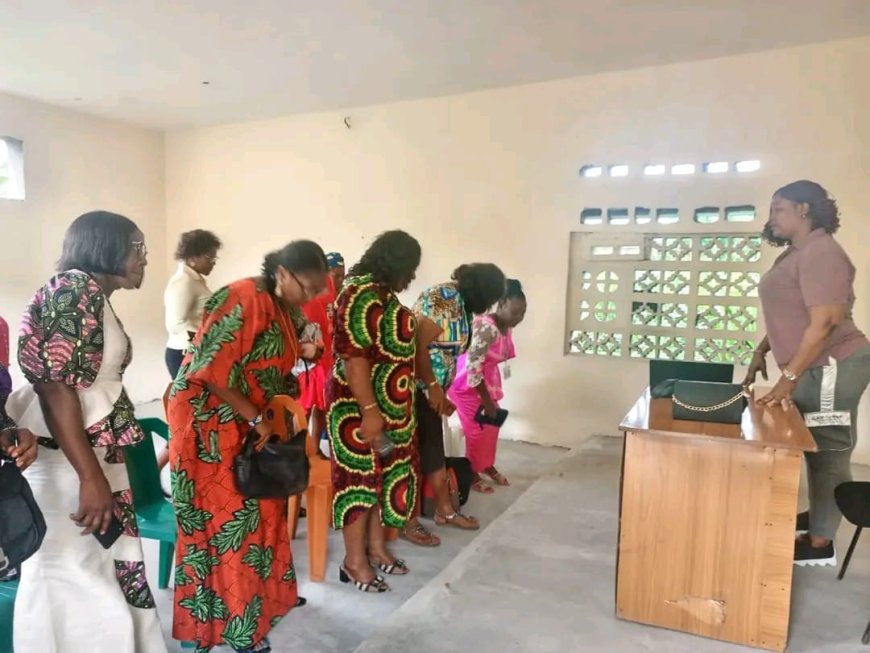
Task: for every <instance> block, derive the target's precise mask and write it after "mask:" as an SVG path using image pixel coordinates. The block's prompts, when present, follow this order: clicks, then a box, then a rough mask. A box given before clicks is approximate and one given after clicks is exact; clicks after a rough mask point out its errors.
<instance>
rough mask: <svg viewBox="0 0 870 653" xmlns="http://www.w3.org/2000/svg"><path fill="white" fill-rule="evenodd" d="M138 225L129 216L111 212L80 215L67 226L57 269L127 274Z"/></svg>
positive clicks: (92, 212)
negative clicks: (128, 259) (128, 261)
mask: <svg viewBox="0 0 870 653" xmlns="http://www.w3.org/2000/svg"><path fill="white" fill-rule="evenodd" d="M137 231H139V227H137V226H136V223H135V222H133V221H132V220H131V219H130V218H126V217H124V216H123V215H118V214H117V213H110V212H109V211H91V212H90V213H85V214H83V215H80V216H79V217H77V218H76V219H75V220H73V223H72V224H71V225H70V226H69V227H68V228H67V230H66V233H65V234H64V237H63V250H62V252H61V255H60V260H59V261H58V262H57V269H58V271H60V272H63V271H64V270H81V271H83V272H87V273H88V274H111V275H114V276H124V275H125V274H126V269H127V258H128V257H129V256H130V251H131V250H132V249H133V240H134V239H135V236H136V232H137Z"/></svg>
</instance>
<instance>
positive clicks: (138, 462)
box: [124, 417, 178, 590]
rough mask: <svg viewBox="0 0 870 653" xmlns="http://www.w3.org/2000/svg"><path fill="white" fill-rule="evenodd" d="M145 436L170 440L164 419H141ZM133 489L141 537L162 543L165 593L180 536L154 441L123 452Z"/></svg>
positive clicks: (160, 579)
mask: <svg viewBox="0 0 870 653" xmlns="http://www.w3.org/2000/svg"><path fill="white" fill-rule="evenodd" d="M139 425H140V426H141V427H142V430H143V431H145V433H146V434H151V433H155V434H157V435H159V436H160V437H161V438H163V439H164V440H166V441H169V426H167V424H166V422H164V421H163V420H162V419H158V418H156V417H148V418H145V419H140V420H139ZM124 456H125V462H126V463H127V473H128V474H129V476H130V488H131V489H132V490H133V505H134V507H135V509H136V521H137V522H138V523H139V536H140V537H143V538H146V539H149V540H157V541H159V542H160V569H159V575H158V582H157V586H158V587H159V588H160V589H162V590H165V589H166V588H167V587H169V578H170V575H171V574H172V565H173V564H174V562H175V540H176V538H177V536H178V530H177V528H178V527H177V525H176V522H175V509H174V508H173V507H172V503H171V502H169V501H167V500H166V497H164V496H163V488H162V487H161V486H160V470H158V469H157V456H156V455H154V445H153V444H152V443H151V438H150V437H149V438H145V440H144V441H143V442H140V443H139V444H136V445H133V446H130V447H126V448H125V449H124Z"/></svg>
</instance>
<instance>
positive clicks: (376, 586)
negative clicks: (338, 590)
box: [338, 565, 390, 594]
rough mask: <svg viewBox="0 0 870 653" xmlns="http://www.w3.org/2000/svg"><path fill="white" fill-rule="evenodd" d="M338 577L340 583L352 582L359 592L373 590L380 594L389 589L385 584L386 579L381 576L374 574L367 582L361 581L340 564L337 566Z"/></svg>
mask: <svg viewBox="0 0 870 653" xmlns="http://www.w3.org/2000/svg"><path fill="white" fill-rule="evenodd" d="M338 579H339V580H340V581H341V582H342V583H353V584H354V587H356V588H357V589H358V590H359V591H360V592H375V593H377V594H382V593H384V592H389V591H390V586H389V585H387V583H386V581H385V580H384V579H383V578H382V577H381V576H375V577H374V578H373V579H372V580H371V581H370V582H368V583H361V582H359V581H358V580H357V579H356V578H354V577H353V576H351V575H350V572H348V570H347V569H345V568H344V565H340V566H339V568H338Z"/></svg>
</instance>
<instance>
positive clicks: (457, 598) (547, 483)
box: [356, 438, 870, 653]
mask: <svg viewBox="0 0 870 653" xmlns="http://www.w3.org/2000/svg"><path fill="white" fill-rule="evenodd" d="M621 446H622V441H621V439H617V438H593V439H592V440H590V441H589V442H588V443H587V444H586V445H585V446H584V447H583V448H582V449H581V450H580V451H579V452H573V453H571V454H569V455H567V456H566V457H565V458H563V460H561V461H560V462H559V463H557V464H556V465H555V466H554V467H553V469H551V470H550V471H549V472H548V473H547V474H546V475H544V476H543V477H542V478H541V479H539V480H538V482H537V483H535V485H534V486H532V488H531V489H530V490H529V491H528V492H526V493H525V494H524V495H523V496H522V497H520V498H519V499H518V500H517V502H516V503H515V504H514V505H513V506H511V507H510V508H509V509H508V510H507V511H506V512H505V514H503V515H502V516H501V517H500V518H499V519H498V521H496V522H495V523H493V524H492V525H491V526H490V527H489V528H488V529H487V530H486V531H485V532H483V533H482V534H481V535H480V536H479V537H478V538H477V539H476V540H475V541H474V542H472V543H471V545H470V546H469V547H467V548H466V549H465V550H464V551H463V552H462V553H461V554H460V555H459V556H458V557H457V558H456V559H454V560H453V562H452V563H451V564H450V565H449V566H448V567H447V568H445V569H444V571H442V572H441V574H439V575H438V576H437V577H436V578H434V579H433V580H432V582H430V583H429V584H428V585H426V587H424V588H423V589H422V590H421V591H420V592H418V593H417V594H416V595H415V596H414V597H413V598H412V599H411V600H410V601H408V602H407V603H405V605H403V606H402V608H401V609H400V610H398V611H397V612H395V613H394V614H393V615H392V616H391V618H390V619H389V620H388V621H387V622H386V623H384V624H383V626H382V627H381V628H380V629H378V631H377V632H376V633H374V634H373V635H372V636H370V637H369V638H368V639H367V640H366V641H365V642H364V643H363V644H362V645H360V646H359V647H358V648H357V649H356V651H357V653H391V652H399V651H412V650H417V651H426V652H427V653H437V652H440V651H444V652H445V653H446V652H447V651H450V652H453V651H461V650H468V651H474V652H475V653H557V652H560V653H561V652H565V651H567V652H571V653H575V652H579V651H602V652H604V651H606V652H608V653H617V652H619V653H621V652H626V653H628V652H635V651H661V652H663V653H665V652H666V653H720V652H721V653H736V652H737V651H750V650H752V649H748V648H743V647H739V646H734V645H731V644H726V643H722V642H717V641H713V640H707V639H703V638H699V637H694V636H691V635H685V634H682V633H676V632H671V631H666V630H661V629H657V628H651V627H647V626H641V625H636V624H631V623H628V622H623V621H619V620H617V619H616V618H615V617H614V576H615V549H616V537H617V506H618V497H619V495H618V479H619V462H620V453H621ZM857 471H859V474H860V475H861V476H862V477H865V478H868V477H870V470H868V469H866V468H865V469H861V470H857ZM851 534H852V529H851V528H849V527H848V526H844V527H843V528H842V529H841V541H840V542H839V547H838V550H839V552H840V556H842V555H844V554H845V548H846V545H847V543H848V538H849V537H850V536H851ZM795 571H796V573H795V581H794V598H793V603H792V621H791V623H792V629H791V641H790V645H789V649H788V650H789V652H790V653H809V652H813V653H819V652H822V651H824V652H825V653H846V652H850V653H855V652H858V651H861V650H862V649H864V650H868V651H870V648H868V647H863V646H862V645H861V643H860V638H861V634H862V633H863V631H864V627H865V626H866V624H867V620H868V619H870V592H868V581H870V547H868V546H867V544H866V543H864V546H863V547H860V546H859V549H858V551H857V552H856V554H855V557H854V558H853V560H852V563H851V565H850V568H849V572H848V574H847V576H846V579H845V580H843V581H842V582H837V581H836V573H837V571H836V570H834V569H833V568H830V567H828V568H807V569H796V570H795Z"/></svg>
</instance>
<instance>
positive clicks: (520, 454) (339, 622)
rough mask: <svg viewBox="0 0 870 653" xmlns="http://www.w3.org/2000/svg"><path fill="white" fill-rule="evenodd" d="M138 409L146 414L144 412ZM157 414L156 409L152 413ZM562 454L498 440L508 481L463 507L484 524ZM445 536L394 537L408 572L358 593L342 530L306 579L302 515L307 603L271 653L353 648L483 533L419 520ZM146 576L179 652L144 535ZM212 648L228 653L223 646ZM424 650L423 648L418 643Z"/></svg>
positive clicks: (301, 563) (275, 635)
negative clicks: (347, 579) (346, 572)
mask: <svg viewBox="0 0 870 653" xmlns="http://www.w3.org/2000/svg"><path fill="white" fill-rule="evenodd" d="M138 412H139V414H140V415H143V416H147V415H150V413H148V412H147V411H145V410H139V411H138ZM155 414H156V413H155ZM565 453H566V450H565V449H559V448H550V447H541V446H536V445H532V444H525V443H520V442H510V441H504V442H502V443H500V444H499V469H500V470H501V471H502V472H503V473H504V474H505V475H506V476H507V477H508V478H509V479H510V481H511V486H510V487H508V488H498V489H497V490H496V492H495V494H492V495H488V496H483V495H480V494H477V493H473V494H472V496H471V498H470V499H469V502H468V504H467V505H466V506H465V507H464V508H463V511H464V512H466V513H467V514H471V515H474V516H476V517H477V518H478V519H480V521H481V524H483V527H484V528H486V526H487V525H489V524H491V523H493V522H494V521H495V520H496V519H497V518H498V517H499V515H501V514H502V513H503V512H504V511H505V510H506V509H507V508H508V507H509V506H511V505H512V504H513V503H514V502H515V501H516V500H517V498H518V497H519V496H520V495H522V494H523V493H524V492H526V491H527V490H528V489H529V488H530V487H531V486H532V484H533V483H534V482H535V481H536V480H537V479H538V478H539V477H540V476H541V474H543V473H545V472H546V471H547V470H548V469H550V468H551V467H552V466H553V464H554V463H556V462H557V461H558V460H559V459H560V458H561V457H562V456H564V455H565ZM424 523H426V525H427V526H428V527H429V528H432V529H433V530H434V532H436V533H437V534H438V535H439V536H440V537H441V540H442V543H441V546H439V547H436V548H431V549H425V548H422V547H417V546H414V545H412V544H410V543H408V542H405V541H402V540H398V541H396V542H395V543H394V545H393V552H394V554H395V555H396V556H398V557H400V558H403V559H404V560H405V561H406V562H407V564H408V566H409V567H410V568H411V573H410V574H409V575H407V576H405V577H398V576H395V577H388V580H389V582H390V585H391V587H392V591H391V592H389V593H387V594H362V593H361V592H358V591H356V590H355V589H353V588H352V587H351V586H350V585H342V584H341V583H339V581H338V565H339V564H340V562H341V559H342V557H343V555H344V545H343V544H342V541H341V535H340V533H332V534H331V536H330V541H329V564H328V566H327V576H326V582H324V583H311V582H309V581H308V555H307V545H306V540H305V520H304V519H303V520H300V522H299V534H298V538H297V539H296V540H295V541H294V543H293V557H294V561H295V562H296V569H297V573H298V575H299V579H300V582H299V593H300V595H302V596H304V597H306V598H307V599H308V601H309V603H308V605H306V606H305V607H304V608H301V609H298V610H294V611H293V612H292V613H291V614H290V615H288V617H287V618H286V619H284V620H283V621H282V622H281V623H280V624H278V626H277V627H276V628H275V629H274V631H273V632H272V635H271V636H270V637H269V639H270V640H271V642H272V648H273V651H275V653H285V652H287V653H289V652H291V651H293V652H297V651H304V652H305V653H346V652H349V651H353V650H354V649H355V648H356V647H357V646H358V645H359V644H360V643H361V642H362V641H364V640H365V639H366V638H367V637H368V636H369V635H370V634H372V633H373V632H374V631H375V630H376V629H377V628H378V627H379V626H380V625H381V624H384V623H388V622H389V621H390V619H391V616H392V615H393V614H394V613H395V612H396V611H397V610H398V609H399V608H400V607H401V606H402V605H403V604H404V603H405V602H407V601H408V600H409V599H410V598H411V597H412V596H414V595H415V594H416V593H417V592H419V591H420V590H421V589H422V588H423V587H424V586H426V585H427V584H428V583H429V582H430V581H431V580H432V579H433V578H434V577H435V576H437V575H438V574H439V573H440V572H441V571H442V570H443V569H444V568H445V567H446V566H447V565H448V564H450V561H451V560H453V559H454V558H456V556H457V555H459V554H460V553H461V552H462V551H463V550H465V549H466V548H467V547H468V546H469V545H470V544H471V543H472V542H473V541H474V540H475V539H476V538H477V537H479V536H480V534H481V533H482V532H483V530H481V531H477V532H470V531H459V530H457V529H453V528H450V529H447V528H439V527H435V526H433V524H432V523H431V522H428V521H427V522H424ZM144 547H145V557H146V565H147V569H148V576H149V581H150V582H151V587H152V589H153V591H154V594H155V600H156V602H157V609H158V611H159V613H160V619H161V622H162V623H163V629H164V632H165V633H166V641H167V643H168V647H169V651H170V652H171V653H180V651H182V650H185V651H187V653H190V650H191V649H182V648H181V647H180V646H179V644H178V642H175V641H173V640H172V639H171V635H170V631H171V624H172V591H171V590H158V589H157V580H156V573H157V547H156V545H154V543H152V542H148V541H147V540H146V541H144ZM214 650H215V651H220V652H221V653H223V652H224V651H230V649H228V648H220V649H214ZM417 650H418V651H420V652H421V653H422V652H423V651H425V650H426V649H425V648H423V649H417Z"/></svg>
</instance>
